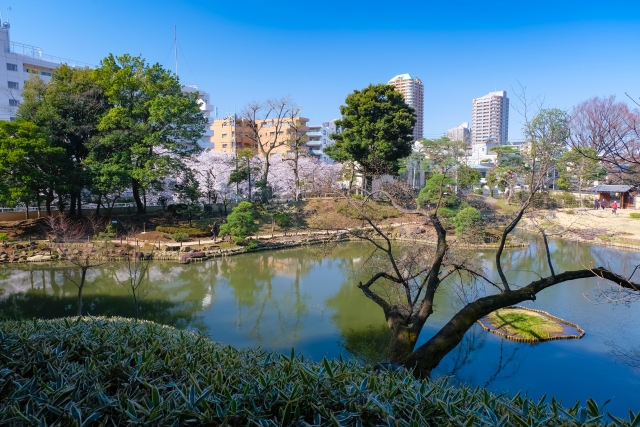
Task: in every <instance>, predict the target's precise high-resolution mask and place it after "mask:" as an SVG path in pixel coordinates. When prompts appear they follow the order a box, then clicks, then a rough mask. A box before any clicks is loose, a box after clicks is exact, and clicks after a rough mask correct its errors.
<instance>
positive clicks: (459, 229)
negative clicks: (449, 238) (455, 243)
mask: <svg viewBox="0 0 640 427" xmlns="http://www.w3.org/2000/svg"><path fill="white" fill-rule="evenodd" d="M453 225H454V226H455V228H456V236H465V237H469V236H470V235H473V234H479V230H478V229H479V228H480V227H481V226H482V214H481V213H480V211H479V210H478V209H476V208H472V207H467V208H464V209H461V210H460V211H459V212H458V214H457V215H456V217H455V218H454V219H453Z"/></svg>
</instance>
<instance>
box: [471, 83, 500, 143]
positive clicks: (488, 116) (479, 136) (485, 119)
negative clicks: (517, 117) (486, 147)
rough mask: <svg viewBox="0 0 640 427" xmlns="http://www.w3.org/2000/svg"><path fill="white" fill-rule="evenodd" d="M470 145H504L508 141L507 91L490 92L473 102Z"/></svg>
mask: <svg viewBox="0 0 640 427" xmlns="http://www.w3.org/2000/svg"><path fill="white" fill-rule="evenodd" d="M471 128H472V129H473V131H472V133H471V143H472V145H476V144H487V143H488V144H490V145H491V144H493V145H505V144H507V142H508V141H509V130H508V129H509V98H507V91H504V90H500V91H497V92H490V93H488V94H487V95H485V96H482V97H480V98H476V99H474V100H473V112H472V116H471Z"/></svg>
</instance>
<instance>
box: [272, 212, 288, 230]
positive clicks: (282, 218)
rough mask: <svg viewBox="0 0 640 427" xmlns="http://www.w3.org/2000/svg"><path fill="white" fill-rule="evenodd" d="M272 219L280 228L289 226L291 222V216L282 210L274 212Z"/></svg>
mask: <svg viewBox="0 0 640 427" xmlns="http://www.w3.org/2000/svg"><path fill="white" fill-rule="evenodd" d="M273 220H274V221H275V222H276V225H277V226H278V227H280V228H289V227H291V225H292V224H293V221H292V220H291V216H290V215H288V214H286V213H284V212H276V213H274V214H273Z"/></svg>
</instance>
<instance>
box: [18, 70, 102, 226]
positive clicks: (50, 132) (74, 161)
mask: <svg viewBox="0 0 640 427" xmlns="http://www.w3.org/2000/svg"><path fill="white" fill-rule="evenodd" d="M22 97H23V99H24V102H23V103H22V104H21V105H20V107H19V108H18V117H19V118H22V119H24V120H28V121H32V122H34V123H35V124H36V125H37V126H38V127H39V129H40V130H41V132H42V133H43V134H44V135H45V137H46V138H47V139H48V140H49V142H50V143H51V144H52V146H55V147H62V148H64V150H65V152H66V161H67V163H68V164H67V166H66V167H64V168H61V169H59V172H60V174H61V175H60V177H58V178H59V179H57V181H58V182H59V183H60V184H61V185H60V186H59V187H57V188H55V189H52V191H51V192H50V193H48V194H47V195H46V204H47V211H48V212H50V211H51V208H50V204H51V202H52V201H53V200H54V195H53V191H55V192H56V194H57V196H58V200H59V202H62V199H63V197H65V196H67V195H68V196H69V198H70V200H71V203H70V209H69V211H70V214H71V215H75V214H76V212H77V213H78V214H81V209H82V199H81V194H82V190H83V189H86V188H89V187H90V186H91V177H90V172H89V171H88V170H87V168H86V166H85V164H84V162H85V160H86V158H87V156H88V155H89V141H90V140H91V139H92V138H94V137H95V136H96V135H97V134H98V128H97V126H98V122H99V121H100V119H101V117H102V115H103V114H104V113H105V112H106V111H107V108H108V105H107V101H106V98H105V96H104V93H103V90H102V88H101V87H100V86H99V85H98V84H97V82H96V80H95V78H94V75H93V71H92V70H90V69H89V68H72V67H69V66H68V65H62V66H60V67H59V68H57V69H56V70H55V71H54V72H53V75H52V76H51V80H50V81H49V83H44V82H43V81H42V80H41V79H39V78H37V77H35V78H32V79H29V80H28V81H27V82H26V83H25V86H24V92H23V93H22ZM60 204H61V205H62V203H60ZM76 209H77V210H76Z"/></svg>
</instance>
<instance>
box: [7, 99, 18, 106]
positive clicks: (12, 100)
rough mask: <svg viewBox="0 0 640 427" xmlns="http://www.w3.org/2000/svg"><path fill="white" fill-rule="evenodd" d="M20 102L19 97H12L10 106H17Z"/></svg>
mask: <svg viewBox="0 0 640 427" xmlns="http://www.w3.org/2000/svg"><path fill="white" fill-rule="evenodd" d="M18 104H20V103H19V102H18V100H17V99H10V100H9V106H11V107H17V106H18Z"/></svg>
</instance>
